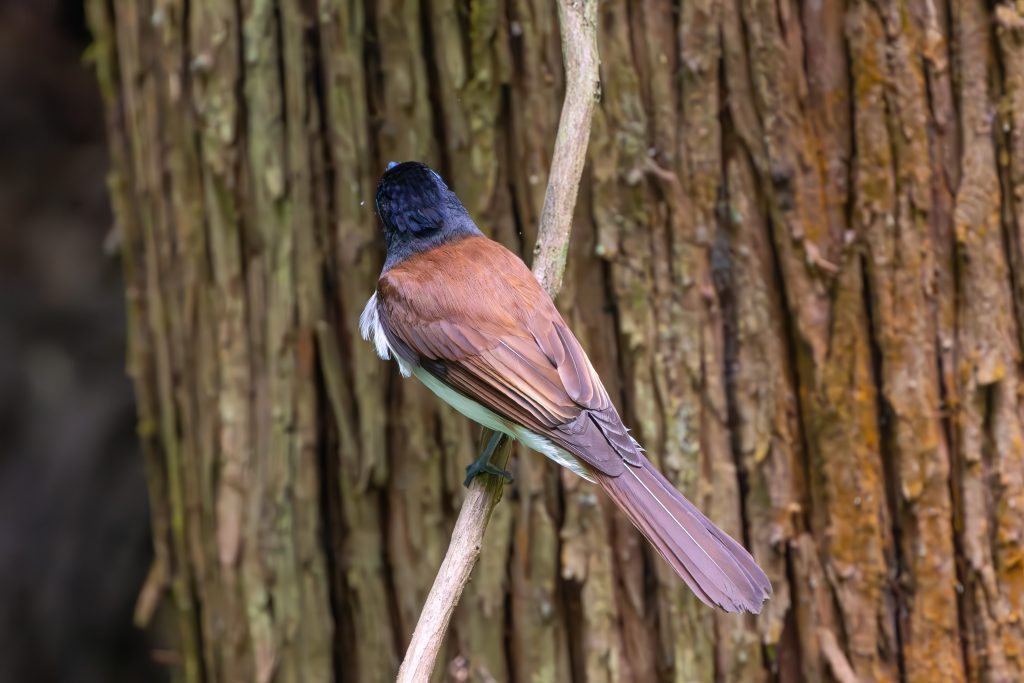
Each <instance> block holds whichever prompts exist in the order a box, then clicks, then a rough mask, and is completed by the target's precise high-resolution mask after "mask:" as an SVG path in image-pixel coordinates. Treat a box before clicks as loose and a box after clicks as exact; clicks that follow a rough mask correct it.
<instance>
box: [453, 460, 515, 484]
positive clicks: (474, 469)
mask: <svg viewBox="0 0 1024 683" xmlns="http://www.w3.org/2000/svg"><path fill="white" fill-rule="evenodd" d="M481 474H493V475H494V476H496V477H501V478H502V479H504V480H505V483H508V484H511V483H512V482H513V481H515V479H514V478H513V477H512V473H511V472H509V471H508V470H503V469H501V468H500V467H498V466H497V465H492V464H491V463H489V462H486V463H483V462H479V461H477V462H474V463H472V464H470V465H467V466H466V480H465V481H464V482H462V485H463V486H465V487H466V488H467V489H468V488H469V485H470V484H471V483H472V482H473V480H474V479H476V478H477V477H479V476H480V475H481Z"/></svg>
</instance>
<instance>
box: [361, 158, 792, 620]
mask: <svg viewBox="0 0 1024 683" xmlns="http://www.w3.org/2000/svg"><path fill="white" fill-rule="evenodd" d="M376 203H377V213H378V214H379V216H380V219H381V221H382V223H383V225H384V238H385V241H386V243H387V258H386V260H385V262H384V269H383V272H381V275H380V279H379V281H378V282H377V290H376V292H375V293H374V294H373V296H372V297H370V300H369V301H368V302H367V304H366V308H365V309H364V311H363V314H362V316H361V318H360V329H361V332H362V335H363V338H364V339H366V340H368V341H372V342H373V344H374V345H375V346H376V350H377V353H378V355H380V357H381V358H384V359H387V358H389V357H394V359H395V360H396V361H397V362H398V365H399V368H400V370H401V372H402V374H403V375H405V376H407V377H408V376H410V375H412V376H415V377H416V378H417V379H419V380H420V381H421V382H423V384H425V385H426V386H427V388H429V389H430V390H431V391H433V392H434V393H435V394H437V395H438V396H439V397H440V398H441V399H442V400H444V401H446V402H447V403H448V404H450V405H451V406H452V407H454V408H455V409H456V410H458V411H459V412H461V413H462V414H464V415H466V416H467V417H469V418H471V419H473V420H475V421H476V422H478V423H480V424H481V425H483V426H485V427H488V428H490V429H493V430H495V431H497V432H500V433H504V434H507V435H508V436H510V437H512V438H513V439H516V440H518V441H520V442H522V443H523V444H525V445H526V446H528V447H530V448H532V449H533V450H535V451H538V452H540V453H543V454H544V455H546V456H547V457H549V458H551V459H552V460H554V461H555V462H557V463H558V464H559V465H562V466H564V467H567V468H569V469H570V470H572V471H573V472H575V473H576V474H578V475H579V476H581V477H583V478H584V479H586V480H588V481H591V482H596V483H597V484H598V485H600V486H601V488H602V489H604V491H605V492H606V493H607V494H608V495H609V496H610V497H611V499H612V500H613V501H614V502H615V504H616V505H617V506H618V507H619V509H620V510H622V511H623V512H624V513H625V514H626V516H627V517H628V518H629V519H630V520H631V521H632V522H633V524H634V525H635V526H636V528H637V529H639V530H640V532H641V533H643V535H644V536H646V537H647V539H648V540H649V541H650V542H651V544H652V545H653V546H654V547H655V548H656V549H657V551H658V552H659V553H660V554H661V556H662V557H663V558H665V560H666V561H667V562H668V563H669V565H671V566H672V568H673V569H674V570H675V571H676V572H677V573H678V574H679V576H680V577H682V579H683V580H684V581H685V582H686V583H687V585H689V587H690V588H691V589H692V590H693V592H694V593H696V595H697V597H699V598H700V599H701V600H702V601H704V602H705V603H707V604H708V605H711V606H716V607H720V608H722V609H723V610H726V611H728V612H755V613H756V612H760V610H761V606H762V604H763V603H764V601H765V600H766V599H767V598H768V597H769V596H770V595H771V591H772V589H771V584H770V582H769V581H768V577H767V576H765V574H764V572H763V571H761V568H760V567H758V566H757V563H756V562H754V559H753V558H752V557H751V556H750V553H748V552H747V551H746V550H745V549H744V548H743V547H742V546H741V545H740V544H739V543H737V542H736V541H734V540H733V539H732V538H731V537H730V536H729V535H728V534H726V533H725V532H724V531H722V530H721V529H719V528H718V527H717V526H715V525H714V524H713V523H712V522H711V521H710V520H709V519H708V518H707V517H705V516H704V514H703V513H701V511H700V510H698V509H697V508H696V507H695V506H694V505H693V504H692V503H690V501H688V500H687V499H686V498H684V497H683V495H682V494H681V493H679V492H678V491H677V490H676V489H675V487H673V486H672V484H671V483H669V481H668V480H667V479H666V478H665V477H664V476H663V475H662V474H661V473H660V472H658V471H657V470H656V469H655V468H654V466H653V465H651V463H650V461H648V460H647V458H646V457H644V454H643V449H642V448H640V446H639V444H637V442H636V441H635V440H634V439H633V438H632V437H631V436H630V434H629V431H628V430H627V429H626V427H625V426H624V425H623V424H622V420H621V419H620V418H619V414H618V412H617V411H616V410H615V406H614V405H612V402H611V400H610V399H609V398H608V392H607V391H605V388H604V386H603V385H602V384H601V379H600V378H599V377H598V376H597V373H596V372H595V371H594V367H593V366H592V365H591V364H590V359H588V358H587V354H586V353H585V352H584V351H583V348H582V347H581V346H580V344H579V342H578V341H576V337H575V336H574V335H573V333H572V331H570V330H569V327H568V326H567V325H566V324H565V321H564V320H563V319H562V316H561V315H559V313H558V310H557V309H556V308H555V306H554V304H553V303H552V301H551V298H550V297H549V296H548V295H547V293H546V292H545V291H544V290H543V289H542V288H541V287H540V285H539V284H538V283H537V281H536V280H535V279H534V277H533V274H532V273H531V272H530V271H529V269H527V267H526V264H524V263H523V262H522V260H520V259H519V257H517V256H515V255H514V254H512V252H510V251H508V250H507V249H505V248H504V247H503V246H501V245H500V244H498V243H497V242H494V241H492V240H490V239H488V238H487V237H485V236H484V235H483V233H481V232H480V230H479V228H477V226H476V224H475V223H474V222H473V219H472V218H470V216H469V213H468V212H467V211H466V208H465V207H464V206H463V205H462V202H460V201H459V198H458V197H456V196H455V193H454V192H452V191H451V190H449V189H448V186H447V185H445V183H444V181H443V180H442V179H441V176H439V175H438V174H437V173H435V172H434V171H433V170H431V169H430V168H429V167H427V166H425V165H424V164H421V163H418V162H412V161H407V162H404V163H400V164H396V163H394V162H392V163H391V164H389V165H388V169H387V171H386V172H385V173H384V175H383V177H382V178H381V180H380V183H379V184H378V185H377V197H376ZM495 443H496V440H492V441H491V443H490V444H489V447H488V448H487V449H486V450H485V451H484V453H483V455H482V456H481V459H480V460H478V461H477V462H476V463H474V465H471V466H470V467H469V468H467V472H468V473H469V478H470V479H471V478H472V477H473V476H474V475H475V474H477V473H479V472H481V471H487V472H497V473H502V474H505V473H504V472H502V471H501V470H496V469H495V468H494V467H493V466H491V465H490V464H489V462H488V460H489V458H490V454H491V451H493V449H494V446H495ZM468 481H469V479H467V483H468Z"/></svg>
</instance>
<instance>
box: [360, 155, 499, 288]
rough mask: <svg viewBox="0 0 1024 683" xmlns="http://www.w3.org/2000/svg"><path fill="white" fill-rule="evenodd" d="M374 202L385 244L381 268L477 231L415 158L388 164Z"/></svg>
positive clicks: (437, 178) (458, 204)
mask: <svg viewBox="0 0 1024 683" xmlns="http://www.w3.org/2000/svg"><path fill="white" fill-rule="evenodd" d="M376 201H377V214H378V215H379V216H380V219H381V222H382V223H383V224H384V238H385V241H386V242H387V246H388V256H387V261H386V262H385V264H384V269H385V270H387V269H388V268H390V267H391V266H393V265H395V264H396V263H399V262H401V261H403V260H405V259H406V258H408V257H410V256H412V255H414V254H417V253H420V252H423V251H427V250H429V249H433V248H434V247H437V246H440V245H441V244H444V243H445V242H449V241H452V240H455V239H461V238H463V237H468V236H469V235H479V234H481V233H480V230H479V229H477V227H476V225H475V224H474V223H473V220H472V219H471V218H470V217H469V214H468V213H467V212H466V209H465V207H464V206H463V205H462V202H460V201H459V198H458V197H456V196H455V193H454V192H452V191H451V190H449V189H448V186H447V185H445V183H444V181H443V180H442V179H441V176H439V175H438V174H437V173H435V172H434V171H433V170H431V168H430V167H429V166H427V165H426V164H421V163H419V162H418V161H405V162H402V163H400V164H397V163H395V162H391V163H390V164H388V168H387V171H385V173H384V175H383V176H382V177H381V179H380V182H379V183H378V184H377V200H376Z"/></svg>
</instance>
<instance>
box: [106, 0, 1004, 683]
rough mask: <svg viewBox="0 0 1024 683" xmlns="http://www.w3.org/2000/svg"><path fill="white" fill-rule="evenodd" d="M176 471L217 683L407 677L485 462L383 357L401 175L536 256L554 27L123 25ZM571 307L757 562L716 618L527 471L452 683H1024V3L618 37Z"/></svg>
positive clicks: (153, 432) (172, 13) (154, 467)
mask: <svg viewBox="0 0 1024 683" xmlns="http://www.w3.org/2000/svg"><path fill="white" fill-rule="evenodd" d="M88 13H89V17H90V22H91V25H92V27H93V29H94V32H95V37H96V43H95V45H94V47H93V49H92V50H91V51H90V54H89V58H90V59H91V60H93V62H94V63H95V65H96V70H97V74H98V78H99V83H100V87H101V89H102V91H103V94H104V97H105V101H106V105H107V116H108V127H109V131H110V147H111V154H112V159H113V171H112V173H111V176H110V189H111V196H112V201H113V205H114V209H115V213H116V218H117V228H118V230H119V234H120V237H121V243H122V251H123V257H124V272H125V287H126V302H127V310H128V322H129V335H130V347H129V350H128V360H127V369H128V372H129V374H130V375H131V377H132V379H133V380H134V383H135V388H136V394H137V400H138V411H139V435H140V439H141V441H142V444H143V448H144V453H145V457H146V460H147V466H148V471H149V480H150V496H151V508H152V526H153V530H154V535H155V539H156V541H155V542H156V562H157V567H156V569H155V571H153V572H152V573H151V584H150V585H149V586H148V587H147V591H146V592H145V595H147V596H148V597H147V601H145V602H144V603H140V605H144V606H147V607H146V609H140V610H139V613H138V618H139V620H140V621H142V620H144V619H145V618H146V617H147V615H148V614H150V613H151V612H152V607H151V602H152V600H151V598H152V596H153V595H154V594H157V595H162V596H163V599H165V600H167V601H170V604H172V605H173V606H174V608H175V612H176V613H177V615H178V617H179V618H178V629H177V645H176V647H177V661H178V662H179V664H177V665H176V666H175V671H176V672H177V674H178V675H179V677H180V678H181V679H182V680H187V681H258V682H260V683H262V682H264V681H326V680H345V681H385V680H389V679H393V677H394V675H395V673H396V671H397V667H398V659H399V656H400V653H401V652H403V651H404V647H405V645H406V643H407V641H408V638H409V636H410V634H411V632H412V629H413V626H414V625H415V622H416V618H417V616H418V614H419V611H420V607H421V605H422V603H423V600H424V598H425V596H426V592H427V590H428V589H429V588H430V585H431V582H432V580H433V578H434V574H435V572H436V569H437V567H438V565H439V563H440V561H441V557H442V556H443V554H444V550H445V547H446V546H447V540H448V537H449V534H450V532H451V526H452V524H453V522H454V519H455V515H456V512H457V510H458V508H459V505H460V503H461V500H462V498H463V496H464V490H463V488H462V486H461V481H462V474H463V468H464V466H465V465H466V464H467V463H469V462H470V461H471V459H472V458H473V456H474V451H475V449H476V446H477V444H476V438H477V436H478V430H477V429H476V428H475V427H473V426H471V425H470V424H469V423H468V422H467V421H466V420H465V419H464V418H462V417H461V416H459V415H458V414H456V413H455V412H454V411H453V410H451V409H449V408H447V407H444V406H442V405H440V404H439V403H438V402H437V401H436V400H435V399H434V397H433V396H431V395H430V394H429V393H428V392H427V391H426V390H424V389H423V388H422V387H420V386H418V385H416V384H415V383H413V382H411V381H401V380H400V379H399V378H398V376H397V371H396V370H395V368H394V367H392V366H388V365H385V364H383V363H381V362H380V361H378V360H377V359H376V358H375V356H374V353H373V349H372V348H371V347H370V346H369V345H368V344H365V343H364V342H362V341H361V340H360V339H359V338H358V332H357V318H358V315H359V312H360V310H361V308H362V305H363V303H364V302H365V300H366V299H367V297H368V296H369V295H370V293H371V292H372V290H373V286H374V282H375V279H376V276H377V273H378V272H379V268H380V264H381V260H382V243H381V239H380V231H379V227H378V226H377V223H376V218H375V216H374V214H373V188H374V183H375V180H376V178H377V176H378V175H379V173H380V172H382V171H383V169H384V166H385V164H386V163H387V162H388V161H391V160H396V161H401V160H406V159H419V160H422V161H425V162H427V163H430V164H432V165H433V166H434V167H436V168H437V169H438V170H439V171H440V172H441V173H442V174H443V175H444V176H445V178H446V179H447V180H448V181H449V182H450V184H451V185H452V187H453V188H454V189H455V190H456V191H457V192H458V193H459V195H460V196H461V197H462V199H463V201H464V202H465V203H466V206H467V207H468V208H469V210H470V212H471V213H472V214H473V215H474V216H475V217H476V219H477V221H478V223H479V224H480V225H481V227H482V228H483V229H484V230H485V231H487V232H488V233H489V234H490V235H491V236H493V237H494V238H495V239H498V240H500V241H501V242H503V243H504V244H505V245H506V246H508V247H509V248H511V249H512V250H513V251H517V252H519V253H523V254H524V256H526V258H527V261H529V260H530V254H529V253H526V252H528V251H529V250H530V248H531V247H532V245H533V244H534V241H535V238H536V225H537V222H538V219H539V216H540V214H541V210H542V205H543V197H544V188H545V186H546V184H547V164H548V163H549V159H550V156H551V149H552V146H553V144H554V136H555V131H556V128H557V124H558V114H559V106H560V102H561V97H562V93H563V90H564V83H563V76H562V65H561V50H560V46H559V42H558V22H557V17H556V15H555V7H554V4H553V3H550V2H546V1H544V0H491V1H482V0H471V1H470V2H467V3H462V2H455V1H454V0H379V1H378V2H363V1H357V2H351V1H349V0H319V1H317V0H302V1H300V0H88ZM599 14H600V16H599V20H598V31H599V36H598V41H599V48H600V54H601V60H602V64H601V91H602V97H601V101H600V103H599V104H598V107H597V110H596V111H595V113H594V121H593V133H592V137H591V143H590V151H589V162H588V164H587V166H586V167H585V169H584V172H583V182H582V185H581V187H580V193H579V199H578V202H577V209H576V220H575V224H574V226H573V232H572V241H571V244H570V248H569V253H568V270H567V271H566V275H565V284H564V287H563V289H562V292H561V295H560V296H559V298H558V300H557V303H558V305H559V308H560V310H561V311H562V313H563V315H564V317H565V319H566V321H567V322H568V323H569V325H570V326H571V327H572V328H573V330H574V331H575V333H576V335H577V337H578V338H579V339H580V341H581V343H582V344H583V346H584V348H585V349H587V351H588V353H589V354H590V357H591V359H592V360H593V362H594V365H595V367H596V368H597V370H598V372H599V373H600V375H601V377H602V379H603V381H604V383H605V385H606V387H607V389H608V391H609V394H610V395H611V397H612V399H613V401H614V402H615V403H616V405H617V406H618V407H619V409H620V412H621V413H622V415H623V418H624V420H625V422H626V423H627V424H628V425H629V426H631V427H632V428H633V429H634V434H635V435H636V437H637V438H638V439H639V440H640V442H641V443H643V444H644V446H645V447H646V448H647V452H648V454H649V456H650V457H651V458H652V460H654V461H655V462H656V463H657V464H658V465H659V466H660V467H661V468H662V469H663V470H664V471H665V472H666V474H667V475H668V476H669V478H670V479H672V480H673V481H674V482H675V483H676V484H677V485H678V486H679V488H680V489H681V490H682V491H683V492H684V493H685V494H686V495H687V496H689V497H690V498H691V499H693V500H694V501H695V502H697V503H698V504H700V505H701V506H702V507H703V508H704V509H705V510H706V511H708V512H709V514H710V516H711V517H712V518H713V519H715V520H716V521H717V522H718V523H719V524H720V525H721V526H722V527H723V528H725V529H726V530H727V531H729V532H730V533H732V534H734V535H736V536H737V538H742V539H745V541H746V544H747V545H748V546H749V547H750V548H751V549H752V551H753V553H754V555H755V557H756V558H757V560H758V561H759V562H760V563H761V565H762V566H763V567H764V568H765V570H766V571H767V572H768V574H769V576H770V577H771V578H772V581H773V583H774V587H775V597H774V598H773V599H772V601H771V602H769V603H768V605H767V606H766V609H765V612H764V613H763V614H762V615H761V616H759V617H757V618H753V617H737V616H734V615H724V614H716V613H715V612H712V611H711V610H709V609H707V608H704V607H703V606H701V605H700V604H699V602H698V601H697V600H696V599H695V598H694V597H693V596H692V595H690V594H689V592H688V591H687V590H686V588H685V587H684V586H683V584H682V582H680V581H679V580H678V579H677V578H676V577H675V576H674V574H673V573H672V572H671V570H670V569H669V568H668V567H667V566H665V565H663V564H662V563H661V562H660V561H659V560H657V558H656V557H655V556H654V555H653V554H652V552H651V550H650V549H649V548H648V547H646V545H645V544H644V543H643V541H642V539H641V538H640V537H639V535H638V534H637V533H636V532H635V531H634V530H633V528H632V527H631V526H630V524H629V523H628V522H627V521H625V520H624V519H623V518H621V517H620V516H618V515H617V514H614V513H613V511H612V508H611V506H610V504H609V503H608V501H607V500H605V499H603V498H602V497H601V495H600V494H599V492H598V491H597V490H596V489H595V487H593V486H591V485H588V484H586V483H585V482H583V481H581V480H578V479H577V478H575V477H573V476H572V475H570V474H568V473H565V472H559V471H557V469H556V468H555V466H554V465H552V464H551V463H549V462H546V461H545V460H543V459H542V458H541V457H540V456H537V455H535V454H532V453H528V452H523V451H521V449H517V455H516V456H515V457H514V468H515V472H516V482H515V484H514V485H513V486H511V487H506V489H505V496H504V500H503V501H502V503H501V504H500V505H498V507H497V508H496V509H495V511H494V515H493V517H492V519H491V524H490V527H489V529H488V535H487V537H486V539H485V546H484V547H483V549H482V554H481V560H480V563H479V566H478V567H477V569H476V572H475V574H474V578H473V580H472V581H471V583H470V585H469V588H468V589H467V592H466V594H465V595H464V596H463V599H462V602H461V603H460V605H459V606H458V609H457V610H456V612H455V616H454V618H453V621H452V631H451V635H450V637H449V640H448V643H447V646H446V648H445V649H444V650H442V653H441V658H440V662H441V665H440V666H439V667H438V669H437V670H436V675H435V679H436V680H452V681H464V680H472V681H489V680H496V681H516V682H527V681H529V682H538V683H540V682H542V681H570V680H575V681H594V682H596V681H610V682H619V681H624V682H628V681H637V682H640V681H654V680H657V681H678V682H690V681H738V682H739V681H763V680H781V681H800V680H806V681H821V680H838V681H843V682H844V683H845V682H846V681H876V680H877V681H893V682H896V681H901V680H903V681H908V682H912V683H931V682H933V681H954V682H955V681H978V682H979V683H980V682H982V681H992V682H997V681H998V682H1002V681H1018V680H1024V612H1022V610H1024V550H1022V541H1024V412H1022V408H1024V406H1022V398H1021V395H1022V391H1024V386H1022V384H1021V381H1020V380H1021V348H1022V340H1024V270H1022V269H1024V233H1022V225H1024V5H1020V4H1017V3H1014V2H1009V1H1003V0H1000V1H997V2H985V1H984V0H956V1H954V0H875V1H873V2H867V1H866V0H847V1H845V2H843V1H839V0H802V1H801V0H778V1H774V0H773V1H770V2H768V1H765V0H684V2H682V3H676V2H670V1H669V0H642V1H636V2H625V0H606V1H605V2H602V3H601V5H600V9H599Z"/></svg>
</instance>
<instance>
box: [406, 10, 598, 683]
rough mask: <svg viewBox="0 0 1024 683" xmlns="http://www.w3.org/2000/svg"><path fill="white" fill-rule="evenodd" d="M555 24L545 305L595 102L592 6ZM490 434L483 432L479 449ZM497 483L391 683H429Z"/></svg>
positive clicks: (483, 488) (472, 503)
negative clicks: (558, 67) (558, 51)
mask: <svg viewBox="0 0 1024 683" xmlns="http://www.w3.org/2000/svg"><path fill="white" fill-rule="evenodd" d="M558 21H559V26H560V33H561V38H562V56H563V61H564V63H565V100H564V101H563V103H562V113H561V117H560V118H559V121H558V134H557V136H556V138H555V150H554V155H553V156H552V159H551V170H550V172H549V174H548V185H547V190H546V192H545V194H544V208H543V209H542V211H541V216H540V226H539V232H538V236H537V245H536V246H535V247H534V250H533V253H534V261H533V274H534V276H535V277H536V278H537V280H538V282H540V284H541V286H542V287H544V289H545V290H546V291H547V293H548V294H549V295H551V298H554V297H555V295H556V294H557V293H558V291H559V290H560V289H561V287H562V276H563V274H564V272H565V261H566V256H567V254H568V251H569V233H570V232H571V230H572V216H573V210H574V208H575V206H576V194H577V191H578V190H579V183H580V177H581V176H582V175H583V164H584V162H585V161H586V156H587V143H588V142H589V140H590V123H591V119H592V117H593V113H594V105H595V103H596V102H597V100H598V98H599V97H600V93H601V89H600V79H599V75H598V64H599V61H598V51H597V0H559V1H558ZM489 438H490V432H489V431H488V430H484V434H483V437H482V441H481V443H486V442H487V439H489ZM509 450H510V444H509V443H508V439H502V444H501V446H499V448H498V450H497V451H496V452H495V454H494V457H493V458H492V462H494V463H495V464H496V465H498V467H504V466H505V465H504V464H505V461H506V460H507V459H508V453H509ZM502 484H503V481H502V479H501V477H495V476H493V475H482V476H479V477H476V478H475V479H474V480H473V482H472V484H471V485H470V488H469V492H468V493H467V494H466V498H465V500H464V501H463V503H462V509H461V510H460V511H459V517H458V519H457V520H456V522H455V529H454V530H453V531H452V539H451V542H450V543H449V545H448V552H447V553H446V554H445V557H444V561H442V562H441V567H440V569H439V570H438V573H437V577H436V578H435V579H434V585H433V586H431V588H430V593H429V594H428V595H427V600H426V603H425V604H424V605H423V611H422V612H421V613H420V618H419V621H418V622H417V624H416V630H415V631H414V632H413V635H412V641H411V642H410V643H409V648H408V649H407V650H406V653H405V659H404V661H403V662H402V666H401V668H400V669H399V671H398V682H399V683H413V682H415V683H420V682H422V681H427V680H429V679H430V675H431V672H432V671H433V670H434V665H435V663H436V661H437V653H438V652H439V651H440V649H441V645H442V643H443V642H444V637H445V634H446V633H447V631H448V624H449V622H450V621H451V618H452V613H453V612H454V611H455V606H456V605H457V604H458V602H459V598H460V597H461V595H462V591H463V589H464V588H465V586H466V583H467V582H468V581H469V576H470V574H471V573H472V571H473V567H474V566H476V562H477V559H478V558H479V556H480V546H481V543H482V542H483V536H484V531H485V530H486V528H487V523H488V522H489V521H490V518H491V512H492V511H493V510H494V506H495V505H497V503H498V501H499V500H500V499H501V489H502Z"/></svg>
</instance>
